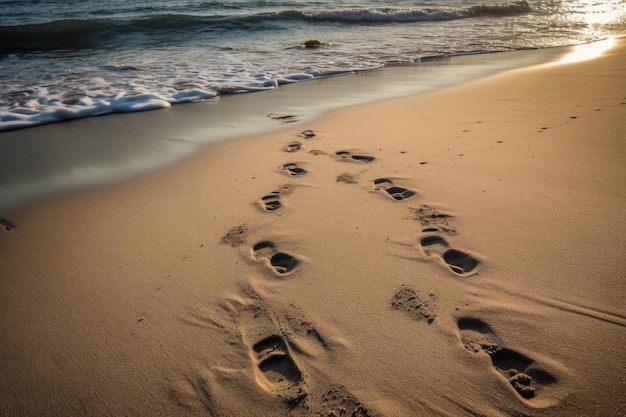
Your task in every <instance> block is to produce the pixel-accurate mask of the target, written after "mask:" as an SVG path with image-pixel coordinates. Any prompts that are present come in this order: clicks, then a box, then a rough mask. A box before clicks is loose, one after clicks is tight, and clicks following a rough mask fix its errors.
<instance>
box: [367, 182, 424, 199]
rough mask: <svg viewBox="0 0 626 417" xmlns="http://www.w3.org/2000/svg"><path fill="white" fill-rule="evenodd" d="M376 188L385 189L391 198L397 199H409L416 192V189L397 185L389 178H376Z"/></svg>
mask: <svg viewBox="0 0 626 417" xmlns="http://www.w3.org/2000/svg"><path fill="white" fill-rule="evenodd" d="M374 189H375V190H382V191H385V192H386V193H387V194H388V195H389V196H390V197H391V198H393V199H394V200H396V201H404V200H408V199H409V198H411V197H413V196H414V195H415V194H416V193H415V191H411V190H407V189H406V188H402V187H397V186H395V185H394V184H393V182H392V181H391V180H390V179H388V178H378V179H376V180H374Z"/></svg>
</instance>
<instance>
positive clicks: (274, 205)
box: [260, 191, 282, 211]
mask: <svg viewBox="0 0 626 417" xmlns="http://www.w3.org/2000/svg"><path fill="white" fill-rule="evenodd" d="M260 203H261V207H262V208H263V210H265V211H274V210H278V209H279V208H281V207H282V204H281V202H280V192H278V191H272V192H271V193H269V194H267V195H264V196H263V197H261V201H260Z"/></svg>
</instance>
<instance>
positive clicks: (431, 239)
mask: <svg viewBox="0 0 626 417" xmlns="http://www.w3.org/2000/svg"><path fill="white" fill-rule="evenodd" d="M420 245H422V247H426V246H434V245H441V246H445V247H448V242H446V240H445V239H444V238H442V237H440V236H426V237H424V238H422V240H420Z"/></svg>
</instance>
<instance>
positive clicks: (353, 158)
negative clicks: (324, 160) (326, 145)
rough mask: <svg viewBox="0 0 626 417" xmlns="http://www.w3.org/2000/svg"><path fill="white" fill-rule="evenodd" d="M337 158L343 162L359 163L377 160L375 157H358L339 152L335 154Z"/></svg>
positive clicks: (346, 152)
mask: <svg viewBox="0 0 626 417" xmlns="http://www.w3.org/2000/svg"><path fill="white" fill-rule="evenodd" d="M335 156H336V157H337V158H339V159H341V160H351V161H357V162H372V161H373V160H374V159H376V158H375V157H373V156H368V155H356V154H353V153H350V152H348V151H337V152H335Z"/></svg>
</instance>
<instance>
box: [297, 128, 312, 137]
mask: <svg viewBox="0 0 626 417" xmlns="http://www.w3.org/2000/svg"><path fill="white" fill-rule="evenodd" d="M300 136H301V137H303V138H304V139H311V138H314V137H315V132H313V131H312V130H309V129H307V130H303V131H302V132H300Z"/></svg>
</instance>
